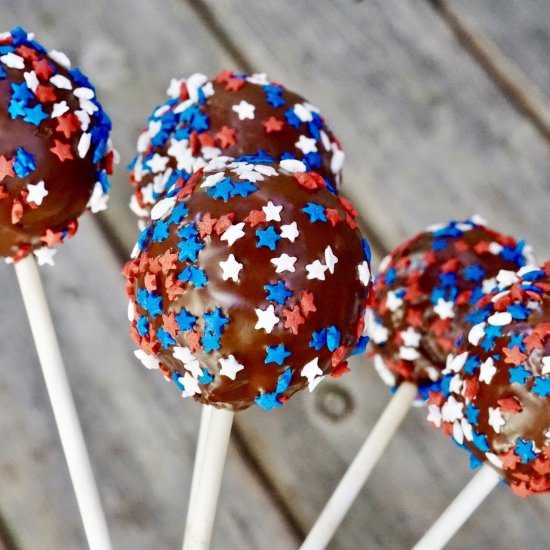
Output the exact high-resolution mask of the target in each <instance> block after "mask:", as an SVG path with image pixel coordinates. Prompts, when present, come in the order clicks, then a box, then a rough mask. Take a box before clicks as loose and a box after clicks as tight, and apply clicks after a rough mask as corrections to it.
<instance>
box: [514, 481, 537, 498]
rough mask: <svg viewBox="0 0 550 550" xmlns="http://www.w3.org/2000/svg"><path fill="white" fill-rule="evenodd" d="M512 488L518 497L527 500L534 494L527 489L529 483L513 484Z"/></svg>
mask: <svg viewBox="0 0 550 550" xmlns="http://www.w3.org/2000/svg"><path fill="white" fill-rule="evenodd" d="M510 488H511V489H512V491H514V494H516V495H517V496H518V497H522V498H525V497H528V496H529V495H531V494H533V492H532V491H531V490H530V489H529V488H528V487H527V483H511V484H510Z"/></svg>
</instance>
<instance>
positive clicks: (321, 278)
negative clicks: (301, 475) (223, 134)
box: [124, 157, 370, 410]
mask: <svg viewBox="0 0 550 550" xmlns="http://www.w3.org/2000/svg"><path fill="white" fill-rule="evenodd" d="M305 170H306V166H305V165H304V163H302V162H301V161H297V160H292V159H290V160H283V161H281V162H280V163H279V164H266V163H265V162H261V163H251V162H237V161H233V160H232V159H229V158H225V157H219V158H217V159H215V160H213V161H211V162H210V163H209V165H207V166H206V167H205V169H204V170H199V171H198V172H196V173H195V174H194V175H193V176H192V178H191V179H189V181H188V182H187V183H185V184H182V185H181V187H178V188H177V192H176V194H175V195H173V196H171V197H165V198H163V199H161V200H160V201H159V202H158V203H157V204H156V205H155V207H154V208H153V210H152V212H151V216H152V223H151V224H150V225H149V226H148V227H147V228H146V229H145V230H144V231H143V233H142V235H141V236H140V239H139V241H138V243H137V246H136V249H135V250H134V259H132V260H131V261H130V262H128V263H127V265H126V266H125V269H124V273H125V275H126V277H127V292H128V295H129V297H130V319H131V333H132V335H133V337H134V339H135V340H136V342H137V343H138V344H139V346H140V348H141V349H140V350H139V351H137V352H136V355H137V356H138V357H139V358H140V359H141V360H142V361H143V363H144V364H145V366H146V367H149V368H160V370H161V371H162V373H163V374H164V375H165V376H166V377H167V378H168V379H172V380H173V381H174V382H175V383H176V385H177V386H178V387H179V389H180V391H181V392H182V395H183V396H194V397H195V398H196V399H197V400H199V401H201V402H202V403H204V404H209V405H215V406H217V407H225V408H229V409H231V410H240V409H244V408H247V407H249V406H250V405H251V404H253V403H254V402H255V403H256V404H258V405H259V406H261V407H262V408H264V409H271V408H276V407H279V406H280V405H281V404H282V403H283V402H284V401H286V400H287V399H288V398H289V397H290V396H291V395H292V394H293V393H295V392H296V391H298V390H299V389H301V388H303V387H305V386H306V385H309V388H310V390H312V389H313V388H314V387H315V386H316V385H317V384H318V383H319V382H320V381H321V380H322V378H323V377H324V376H325V375H327V374H331V375H333V376H337V375H339V374H342V373H343V372H345V371H346V370H347V366H346V358H347V357H348V356H349V355H350V354H351V353H352V352H354V351H362V350H363V349H364V346H365V343H366V341H365V338H363V337H361V333H362V330H363V312H364V307H365V304H366V299H367V296H368V292H369V290H370V268H369V262H370V249H369V246H368V243H367V241H366V240H365V239H362V238H361V236H360V233H359V231H358V228H357V223H356V221H355V218H356V211H355V209H354V208H353V206H352V205H351V203H350V202H349V201H348V200H347V199H345V198H344V197H341V196H337V195H336V194H334V193H332V192H331V191H329V189H327V187H326V184H325V181H324V180H323V178H321V176H319V175H318V174H317V173H315V172H306V171H305Z"/></svg>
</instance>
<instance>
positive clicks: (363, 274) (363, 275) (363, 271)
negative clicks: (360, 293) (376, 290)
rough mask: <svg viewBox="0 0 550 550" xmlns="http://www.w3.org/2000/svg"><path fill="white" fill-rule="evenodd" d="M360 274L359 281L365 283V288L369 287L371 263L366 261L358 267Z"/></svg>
mask: <svg viewBox="0 0 550 550" xmlns="http://www.w3.org/2000/svg"><path fill="white" fill-rule="evenodd" d="M357 271H358V272H359V280H360V281H361V282H362V283H363V286H367V285H368V284H369V282H370V268H369V263H368V262H367V261H366V260H365V261H363V262H361V263H360V264H359V265H358V266H357Z"/></svg>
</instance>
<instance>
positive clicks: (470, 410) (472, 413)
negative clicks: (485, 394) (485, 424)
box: [466, 403, 479, 425]
mask: <svg viewBox="0 0 550 550" xmlns="http://www.w3.org/2000/svg"><path fill="white" fill-rule="evenodd" d="M478 416H479V409H478V408H477V407H475V406H474V404H473V403H468V405H466V418H467V419H468V422H469V423H470V424H474V425H476V424H477V422H478Z"/></svg>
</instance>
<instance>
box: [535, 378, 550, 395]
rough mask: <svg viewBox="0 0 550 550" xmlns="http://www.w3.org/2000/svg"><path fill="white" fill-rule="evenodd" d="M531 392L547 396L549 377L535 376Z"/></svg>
mask: <svg viewBox="0 0 550 550" xmlns="http://www.w3.org/2000/svg"><path fill="white" fill-rule="evenodd" d="M531 392H532V393H534V394H536V395H540V396H541V397H548V396H549V395H550V378H543V377H542V376H535V383H534V384H533V387H532V388H531Z"/></svg>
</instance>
